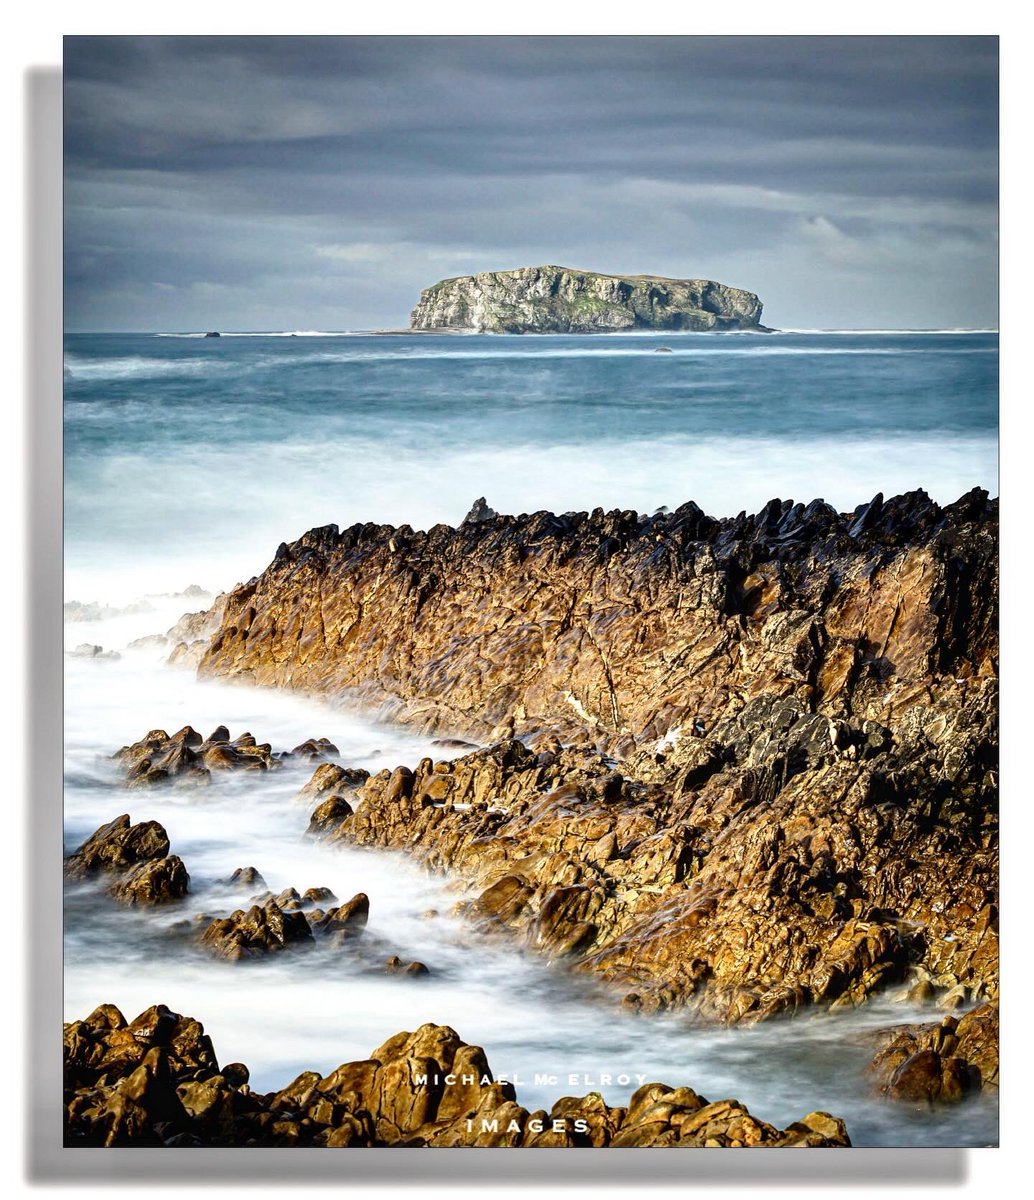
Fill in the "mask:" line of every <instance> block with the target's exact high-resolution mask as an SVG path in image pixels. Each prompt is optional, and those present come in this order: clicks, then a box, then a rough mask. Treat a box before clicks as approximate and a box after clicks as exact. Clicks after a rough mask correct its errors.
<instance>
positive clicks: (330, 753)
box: [291, 737, 365, 774]
mask: <svg viewBox="0 0 1034 1200" xmlns="http://www.w3.org/2000/svg"><path fill="white" fill-rule="evenodd" d="M340 753H341V751H340V750H338V748H337V746H335V745H334V743H333V742H332V741H331V740H330V739H329V738H325V737H321V738H309V739H308V740H307V741H304V742H302V743H301V745H300V746H295V748H294V749H293V750H292V751H291V757H292V758H300V759H302V760H304V761H305V762H329V761H330V760H331V759H334V758H337V757H338V755H339V754H340ZM364 774H365V773H364Z"/></svg>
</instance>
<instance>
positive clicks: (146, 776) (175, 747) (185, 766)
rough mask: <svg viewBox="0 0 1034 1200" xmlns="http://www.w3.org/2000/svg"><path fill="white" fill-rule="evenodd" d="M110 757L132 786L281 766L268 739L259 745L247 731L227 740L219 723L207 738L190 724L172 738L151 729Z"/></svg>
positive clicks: (205, 778) (204, 779)
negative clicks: (137, 740)
mask: <svg viewBox="0 0 1034 1200" xmlns="http://www.w3.org/2000/svg"><path fill="white" fill-rule="evenodd" d="M112 758H113V759H114V760H115V761H116V762H117V763H118V764H119V766H120V767H121V768H122V769H123V771H124V772H125V774H126V783H127V785H128V786H129V787H133V788H136V787H150V786H152V785H153V784H158V783H164V782H166V781H167V780H170V779H176V780H181V781H187V782H191V783H205V782H207V781H208V780H209V779H210V777H211V775H212V772H213V771H215V772H219V771H267V770H272V769H277V768H279V767H280V765H281V764H280V759H279V758H277V757H276V755H274V754H273V748H272V746H271V745H270V744H269V743H268V742H265V743H262V744H261V745H260V744H258V743H256V741H255V738H254V736H253V735H252V734H250V733H242V734H241V735H240V736H239V737H238V738H236V739H235V740H234V741H230V732H229V730H228V729H227V728H226V726H225V725H220V726H218V727H217V728H216V729H215V730H213V731H212V733H211V734H209V736H208V737H207V738H203V737H202V736H201V734H200V733H198V732H197V730H196V729H194V728H193V727H192V726H190V725H185V726H184V727H183V728H182V729H180V730H178V731H177V732H176V733H174V734H172V736H171V737H170V736H169V734H167V733H166V732H165V730H164V729H152V730H151V732H150V733H148V734H147V735H146V736H145V737H143V738H141V739H140V741H139V742H134V743H133V745H131V746H123V747H122V749H121V750H117V751H116V752H115V753H114V754H113V755H112Z"/></svg>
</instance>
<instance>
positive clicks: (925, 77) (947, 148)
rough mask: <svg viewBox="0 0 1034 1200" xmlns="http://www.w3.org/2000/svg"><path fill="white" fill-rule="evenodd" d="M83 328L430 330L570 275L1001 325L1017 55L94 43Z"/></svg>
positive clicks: (825, 321)
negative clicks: (509, 275)
mask: <svg viewBox="0 0 1034 1200" xmlns="http://www.w3.org/2000/svg"><path fill="white" fill-rule="evenodd" d="M64 76H65V323H66V329H67V330H69V331H114V330H120V331H135V330H140V331H162V330H165V331H191V330H209V329H219V330H315V329H322V330H349V329H375V328H400V327H404V326H405V324H406V322H407V320H408V315H409V311H410V309H411V308H412V307H413V305H414V304H415V303H416V301H417V299H418V296H419V293H420V290H421V289H422V288H425V287H428V286H430V285H431V284H432V283H434V282H436V281H437V280H439V279H444V278H448V277H451V276H456V275H466V274H472V273H474V272H477V271H493V270H506V269H510V268H514V267H520V266H533V265H539V264H543V263H555V264H558V265H562V266H570V267H578V268H582V269H586V270H592V271H602V272H607V273H612V274H656V275H666V276H671V277H675V278H709V279H716V280H719V281H720V282H722V283H726V284H730V285H732V286H735V287H742V288H746V289H748V290H749V291H753V292H756V293H757V294H758V295H759V296H760V297H761V299H762V301H763V302H764V305H765V309H764V316H763V320H764V321H765V323H766V324H768V325H773V326H776V327H779V328H956V327H964V328H985V327H995V326H996V325H997V319H998V312H997V296H998V279H997V270H998V261H997V255H998V242H997V219H998V213H997V196H998V79H997V76H998V46H997V39H995V38H989V37H975V38H957V37H897V36H893V37H878V38H872V37H747V36H738V37H728V38H719V37H663V38H658V37H600V38H581V37H490V38H483V37H441V38H436V37H413V38H411V37H343V38H330V37H326V38H310V37H286V38H285V37H231V38H223V37H169V38H161V37H75V38H68V39H66V40H65V62H64Z"/></svg>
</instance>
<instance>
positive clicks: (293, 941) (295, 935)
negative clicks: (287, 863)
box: [200, 899, 312, 962]
mask: <svg viewBox="0 0 1034 1200" xmlns="http://www.w3.org/2000/svg"><path fill="white" fill-rule="evenodd" d="M200 944H201V946H202V947H203V948H204V949H205V950H207V951H208V952H209V953H211V954H214V955H215V957H216V958H224V959H228V960H229V961H231V962H238V961H240V960H241V959H247V958H261V957H263V956H265V955H266V954H270V953H276V952H278V951H281V950H287V949H290V948H298V947H309V946H311V945H312V932H311V931H310V929H309V923H308V921H307V920H306V919H305V915H304V913H301V912H285V911H284V910H283V909H282V908H281V907H280V906H279V905H278V904H277V902H276V900H274V899H269V900H267V901H266V902H265V903H264V904H262V905H258V904H253V905H252V906H251V908H249V909H248V910H247V912H245V911H244V910H243V909H237V910H236V911H235V912H233V913H231V914H230V915H229V916H228V917H220V918H217V919H216V920H214V921H212V922H211V924H209V925H208V926H207V927H206V928H205V929H204V930H203V931H202V933H201V937H200Z"/></svg>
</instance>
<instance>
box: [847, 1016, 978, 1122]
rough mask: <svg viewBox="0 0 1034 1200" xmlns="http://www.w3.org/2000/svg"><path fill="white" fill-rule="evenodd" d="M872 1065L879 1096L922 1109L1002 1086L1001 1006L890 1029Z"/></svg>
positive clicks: (871, 1070) (953, 1101) (871, 1071)
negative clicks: (999, 1030) (1000, 1061)
mask: <svg viewBox="0 0 1034 1200" xmlns="http://www.w3.org/2000/svg"><path fill="white" fill-rule="evenodd" d="M883 1041H884V1044H883V1045H882V1046H881V1047H880V1049H879V1051H878V1052H877V1054H876V1056H875V1057H874V1058H873V1061H872V1063H871V1064H870V1066H869V1071H870V1074H871V1075H872V1076H873V1080H874V1083H875V1086H876V1088H877V1090H878V1091H879V1092H880V1094H881V1095H883V1096H886V1097H888V1098H889V1099H891V1100H901V1101H906V1102H909V1103H912V1104H918V1105H920V1106H926V1105H933V1104H938V1103H940V1104H945V1103H955V1102H957V1101H959V1100H961V1099H963V1098H964V1097H965V1096H966V1095H968V1094H969V1093H971V1092H973V1091H979V1090H981V1089H985V1090H988V1091H995V1090H997V1088H998V1005H997V1004H981V1005H979V1006H978V1007H977V1008H974V1009H971V1010H970V1011H969V1012H967V1013H966V1014H965V1015H964V1016H962V1017H954V1016H948V1017H945V1018H944V1019H943V1020H942V1021H940V1022H936V1023H933V1024H929V1025H913V1026H906V1027H904V1028H900V1029H892V1030H889V1031H887V1033H886V1034H885V1035H884V1037H883Z"/></svg>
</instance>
